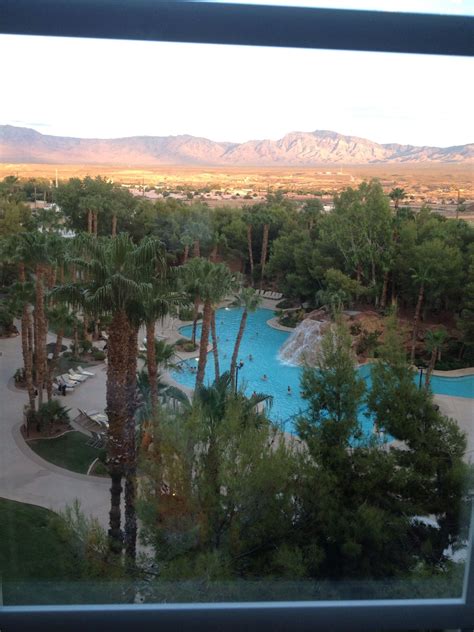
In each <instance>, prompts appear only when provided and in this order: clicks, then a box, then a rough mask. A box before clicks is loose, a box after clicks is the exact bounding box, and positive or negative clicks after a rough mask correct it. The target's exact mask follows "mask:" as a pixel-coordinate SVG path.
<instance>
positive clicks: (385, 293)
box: [380, 271, 388, 309]
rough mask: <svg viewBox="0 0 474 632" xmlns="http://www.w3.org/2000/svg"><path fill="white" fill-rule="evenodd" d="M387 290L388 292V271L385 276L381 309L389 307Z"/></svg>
mask: <svg viewBox="0 0 474 632" xmlns="http://www.w3.org/2000/svg"><path fill="white" fill-rule="evenodd" d="M387 290H388V271H387V272H384V275H383V286H382V295H381V297H380V308H381V309H385V307H386V305H387Z"/></svg>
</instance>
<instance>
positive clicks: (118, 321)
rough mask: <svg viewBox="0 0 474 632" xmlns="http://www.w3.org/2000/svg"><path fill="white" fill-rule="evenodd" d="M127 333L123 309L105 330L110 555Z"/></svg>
mask: <svg viewBox="0 0 474 632" xmlns="http://www.w3.org/2000/svg"><path fill="white" fill-rule="evenodd" d="M129 332H130V326H129V323H128V320H127V315H126V313H125V312H124V311H123V310H120V311H117V312H116V313H115V314H114V316H113V318H112V323H111V325H110V329H109V339H108V362H107V386H106V400H107V408H106V412H107V416H108V418H109V436H108V441H107V465H108V469H109V473H110V477H111V479H112V485H111V488H110V514H109V516H110V519H109V533H108V535H109V547H110V550H111V552H113V553H120V551H121V549H122V531H121V512H120V498H121V495H122V477H123V475H124V467H125V459H126V452H125V448H126V446H125V427H126V424H127V419H128V414H127V413H128V407H127V395H128V393H127V373H128V347H129V344H128V343H129Z"/></svg>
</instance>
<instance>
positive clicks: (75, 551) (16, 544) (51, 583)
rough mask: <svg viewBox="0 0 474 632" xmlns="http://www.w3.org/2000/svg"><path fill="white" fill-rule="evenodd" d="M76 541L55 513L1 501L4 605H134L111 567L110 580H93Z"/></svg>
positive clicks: (0, 574)
mask: <svg viewBox="0 0 474 632" xmlns="http://www.w3.org/2000/svg"><path fill="white" fill-rule="evenodd" d="M72 538H73V536H71V534H70V531H68V530H66V529H65V528H64V527H63V522H62V520H61V518H60V517H59V516H57V515H56V514H54V513H53V512H52V511H48V510H47V509H43V508H42V507H35V506H34V505H25V504H23V503H17V502H14V501H11V500H5V499H4V498H0V588H1V593H0V594H1V595H2V597H3V605H6V606H9V605H31V604H40V605H44V604H75V603H82V604H84V603H120V602H122V601H129V595H130V590H129V586H128V582H126V581H125V580H123V579H122V580H120V578H117V577H114V574H113V573H112V575H110V576H108V575H109V574H108V572H107V568H106V569H105V576H104V575H102V576H97V575H96V574H95V573H93V574H92V576H90V573H89V572H88V571H87V567H86V566H84V560H83V559H82V554H81V552H80V551H81V549H80V547H77V546H75V544H76V543H75V541H74V540H73V539H72ZM112 571H113V569H112ZM1 605H2V604H1V603H0V609H1ZM2 629H3V628H2Z"/></svg>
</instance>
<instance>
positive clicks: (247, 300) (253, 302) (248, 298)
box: [230, 287, 262, 384]
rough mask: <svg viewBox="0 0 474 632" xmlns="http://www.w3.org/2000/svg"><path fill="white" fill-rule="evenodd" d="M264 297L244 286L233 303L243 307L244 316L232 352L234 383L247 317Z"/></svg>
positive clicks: (231, 374) (231, 376) (232, 380)
mask: <svg viewBox="0 0 474 632" xmlns="http://www.w3.org/2000/svg"><path fill="white" fill-rule="evenodd" d="M261 302H262V299H261V298H260V296H258V294H257V293H256V291H255V290H254V289H253V288H251V287H243V288H242V289H241V290H240V293H239V295H238V296H236V297H235V301H234V302H233V303H232V305H233V307H242V308H243V311H242V318H241V319H240V326H239V331H238V333H237V338H236V340H235V346H234V351H233V353H232V360H231V363H230V378H231V382H232V384H234V383H235V370H236V365H237V358H238V357H239V349H240V343H241V342H242V338H243V336H244V331H245V325H246V324H247V317H248V314H249V312H250V313H252V312H255V310H256V309H257V308H258V307H259V305H260V304H261Z"/></svg>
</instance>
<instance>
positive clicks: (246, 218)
mask: <svg viewBox="0 0 474 632" xmlns="http://www.w3.org/2000/svg"><path fill="white" fill-rule="evenodd" d="M244 221H245V223H246V224H247V248H248V252H249V264H250V279H251V282H252V283H253V268H254V263H253V245H252V228H253V222H254V221H255V220H254V217H253V215H252V211H251V210H249V211H248V212H247V213H245V216H244Z"/></svg>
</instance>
